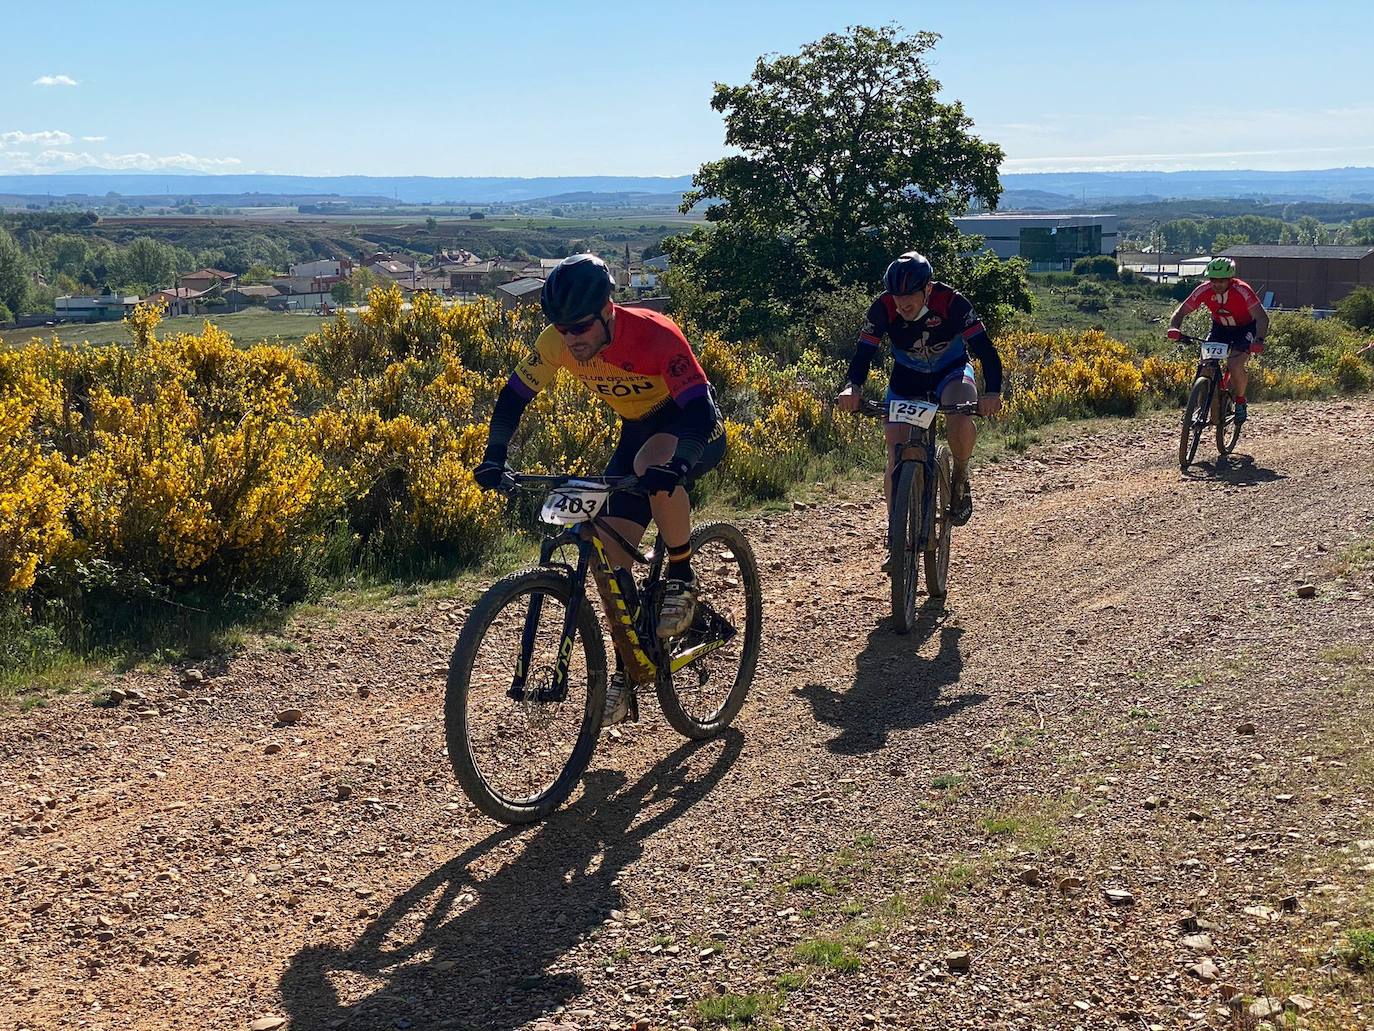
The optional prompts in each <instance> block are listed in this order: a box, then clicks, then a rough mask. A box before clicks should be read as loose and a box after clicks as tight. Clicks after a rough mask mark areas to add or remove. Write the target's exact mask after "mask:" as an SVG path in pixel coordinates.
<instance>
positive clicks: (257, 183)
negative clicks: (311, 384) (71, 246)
mask: <svg viewBox="0 0 1374 1031" xmlns="http://www.w3.org/2000/svg"><path fill="white" fill-rule="evenodd" d="M691 184H692V177H691V176H689V175H680V176H664V177H654V176H617V175H594V176H550V177H544V178H537V179H515V178H505V177H488V178H461V177H457V178H433V177H429V176H396V177H393V176H366V175H344V176H297V175H168V174H156V175H153V174H149V175H125V174H117V173H106V172H99V171H87V172H78V173H65V174H61V175H0V194H3V193H9V194H22V195H24V196H29V197H33V196H46V195H48V194H51V195H53V196H54V197H61V196H67V195H69V194H84V195H86V196H94V197H104V196H105V195H106V194H108V193H117V194H120V195H121V196H157V195H163V196H166V195H173V196H188V197H189V196H194V197H207V196H214V195H219V194H268V195H272V196H276V197H281V196H318V195H320V194H330V195H341V196H344V197H371V198H382V199H385V200H389V201H402V202H405V203H408V204H426V203H429V204H443V203H446V202H453V203H457V204H499V203H512V202H518V201H529V200H537V199H540V198H544V197H552V196H558V195H563V194H570V193H612V194H621V193H647V194H665V193H681V192H682V191H683V190H686V189H688V188H689V187H690V186H691Z"/></svg>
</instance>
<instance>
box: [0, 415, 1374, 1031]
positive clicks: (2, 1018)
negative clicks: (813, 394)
mask: <svg viewBox="0 0 1374 1031" xmlns="http://www.w3.org/2000/svg"><path fill="white" fill-rule="evenodd" d="M1254 410H1255V416H1256V417H1255V418H1254V419H1253V420H1252V424H1251V428H1250V430H1248V431H1247V435H1246V438H1245V439H1244V440H1243V441H1242V444H1241V447H1240V449H1239V451H1240V452H1241V454H1240V456H1238V461H1237V462H1235V463H1234V464H1232V465H1231V466H1229V467H1227V468H1225V469H1222V470H1215V469H1212V468H1209V467H1203V468H1199V469H1197V470H1195V471H1194V474H1193V475H1189V476H1182V475H1180V473H1179V471H1178V468H1177V466H1176V464H1175V463H1174V460H1173V457H1172V456H1173V452H1174V445H1175V441H1174V436H1173V432H1174V431H1173V421H1172V420H1173V417H1172V416H1168V417H1165V416H1159V417H1156V418H1153V419H1151V420H1145V421H1140V422H1132V423H1117V424H1112V425H1109V426H1107V427H1106V428H1104V429H1101V430H1100V431H1098V432H1097V433H1096V434H1095V435H1087V433H1086V431H1083V432H1081V433H1078V434H1077V435H1076V436H1074V437H1070V438H1065V439H1064V440H1061V441H1059V442H1055V443H1049V444H1044V445H1040V446H1037V447H1035V448H1032V449H1031V450H1030V451H1029V452H1027V453H1026V454H1025V455H1023V456H1019V457H1012V458H1009V459H1005V460H1003V461H1002V462H999V463H997V464H992V465H988V466H986V467H984V468H982V469H981V470H980V471H979V475H978V476H977V479H976V481H975V490H976V499H977V504H978V510H977V513H976V515H975V517H974V519H973V521H972V522H971V523H970V524H969V526H968V527H967V528H965V529H964V530H961V531H956V534H955V541H954V556H953V559H952V563H951V573H950V581H951V593H950V609H949V611H948V612H947V613H945V614H944V615H943V616H938V617H937V616H936V615H934V614H931V613H927V614H926V616H925V617H924V618H923V620H922V623H921V625H920V627H919V628H918V631H917V633H916V634H914V635H913V636H912V637H909V638H900V637H897V636H895V635H894V634H893V633H892V632H891V631H890V630H889V629H888V628H887V626H886V619H885V610H886V604H887V601H886V599H887V586H886V581H885V580H884V579H882V578H881V577H880V576H879V574H878V572H877V568H878V565H879V563H880V561H881V554H880V549H879V544H880V539H881V532H880V528H881V501H880V498H879V495H878V493H877V484H876V483H875V484H872V485H871V486H868V485H866V486H864V487H862V488H859V487H855V488H853V489H851V490H849V491H848V493H845V492H841V493H840V494H839V495H837V496H836V497H834V498H832V499H830V500H827V501H825V502H823V503H821V504H818V505H816V506H814V507H810V508H807V509H805V510H798V511H793V512H789V513H786V514H780V515H776V516H769V517H760V518H757V519H753V520H750V521H749V522H748V523H747V527H746V528H747V531H748V533H749V534H750V536H751V539H752V540H754V541H755V544H756V549H757V551H758V552H759V554H760V558H761V560H762V562H763V566H764V570H765V591H766V595H767V606H766V619H767V625H766V627H767V628H766V643H765V646H764V655H763V659H762V662H761V666H760V671H759V676H758V678H757V681H756V686H755V690H754V694H753V695H752V697H751V699H750V701H749V703H748V705H747V706H746V708H745V710H744V712H743V714H742V715H741V718H740V719H739V721H738V722H737V724H736V729H733V730H732V731H731V732H730V733H729V734H727V735H726V736H725V737H724V738H722V739H720V740H718V741H715V742H709V743H706V744H704V745H701V746H693V745H689V744H684V743H683V742H682V740H681V739H680V738H677V737H676V736H675V735H674V734H673V732H672V731H671V730H670V729H669V728H668V727H667V726H666V725H665V724H664V723H663V722H662V720H661V719H660V718H659V717H658V716H657V713H656V712H654V711H649V712H648V713H647V714H646V718H645V720H644V721H643V722H641V723H640V724H639V725H637V726H633V727H629V728H626V729H625V730H624V731H623V732H621V733H619V734H618V735H617V736H615V737H609V736H608V737H606V738H604V739H603V747H602V748H601V749H600V750H599V751H598V754H597V756H596V758H595V759H594V761H593V767H592V770H591V772H590V773H589V775H588V777H587V779H586V784H585V788H584V789H583V790H582V791H580V792H579V793H578V794H576V795H575V796H574V798H573V799H572V800H571V802H570V803H569V804H568V805H567V806H566V807H565V808H564V809H563V810H562V811H561V812H560V813H559V814H557V816H556V817H555V818H554V819H552V820H550V821H549V822H547V823H546V824H544V825H542V826H540V827H537V828H532V829H527V830H524V831H519V832H517V831H512V830H507V829H503V828H500V827H498V826H496V825H495V824H492V823H491V822H489V821H487V820H486V819H485V818H482V817H480V816H479V815H477V814H476V812H475V810H474V809H473V808H472V807H471V806H470V805H469V804H468V803H467V801H466V799H465V798H464V797H463V796H462V794H461V792H460V791H459V790H458V789H457V786H456V784H455V782H454V780H453V776H452V773H451V771H450V769H449V766H448V761H447V759H446V757H445V756H444V754H443V735H442V725H441V721H440V715H439V714H440V708H441V702H442V689H443V679H444V669H445V665H446V661H447V656H448V652H449V650H450V648H451V647H452V642H453V638H454V635H455V631H456V627H457V625H458V624H459V623H460V622H461V618H462V611H461V609H460V608H459V607H457V606H456V605H454V604H452V603H427V604H425V605H423V606H419V607H416V608H396V609H394V610H390V611H387V612H382V613H377V612H369V613H339V614H337V618H334V619H328V618H322V619H318V620H315V621H313V622H311V623H304V622H302V623H298V624H297V625H295V626H293V627H292V629H291V631H290V635H289V637H287V638H268V639H265V640H263V641H260V642H256V643H255V644H253V645H252V646H251V647H250V648H249V649H248V650H246V651H245V652H244V653H242V654H239V655H237V656H235V657H233V658H232V660H229V661H226V662H224V663H223V664H222V665H219V666H207V667H201V670H200V672H202V673H203V680H196V679H195V678H194V677H193V678H192V679H191V680H190V681H183V678H182V671H171V672H162V673H160V674H157V675H132V674H131V675H127V676H123V677H119V678H113V679H112V680H111V684H110V686H112V687H117V688H119V689H121V690H123V691H134V692H139V693H141V695H142V696H143V697H142V700H140V699H139V698H138V697H137V696H135V697H132V698H130V699H129V700H127V701H125V702H123V703H122V704H119V705H116V706H112V707H98V706H93V705H92V704H91V701H90V699H88V698H71V697H68V698H64V699H59V700H56V701H54V702H53V703H52V704H51V705H50V706H49V707H47V708H44V709H40V710H37V711H35V712H33V713H31V714H29V715H26V716H22V717H20V716H16V717H14V718H12V719H9V720H8V721H7V722H6V723H5V724H4V727H3V731H2V732H0V733H2V734H3V741H2V743H0V800H3V805H4V811H5V812H6V813H7V814H9V815H8V818H7V819H6V820H5V821H4V826H3V827H0V897H3V900H4V907H3V911H0V932H2V933H3V947H2V948H0V1027H4V1028H13V1027H21V1028H29V1029H35V1031H36V1029H38V1028H45V1029H46V1028H57V1027H90V1028H108V1029H129V1028H150V1029H151V1028H229V1029H239V1028H245V1029H246V1028H249V1027H256V1028H269V1027H276V1026H283V1027H289V1028H292V1029H326V1028H367V1029H372V1028H483V1029H513V1028H523V1027H540V1028H553V1027H559V1028H574V1027H576V1028H584V1029H599V1028H612V1027H614V1028H624V1027H634V1026H635V1025H636V1021H645V1023H641V1024H640V1026H641V1027H651V1028H655V1029H658V1028H676V1027H683V1026H692V1027H698V1026H703V1024H705V1023H709V1022H710V1021H711V1020H713V1019H714V1020H717V1021H718V1025H715V1026H729V1025H728V1020H729V1019H734V1020H735V1021H736V1022H737V1024H738V1026H750V1024H749V1021H753V1024H752V1026H761V1027H768V1026H772V1027H782V1028H788V1029H791V1028H851V1027H855V1028H857V1027H861V1026H878V1027H940V1028H956V1027H957V1028H965V1027H967V1028H993V1027H1026V1028H1030V1027H1036V1028H1040V1027H1058V1026H1063V1027H1132V1028H1137V1029H1142V1028H1152V1027H1159V1028H1175V1027H1204V1026H1214V1027H1222V1026H1226V1027H1232V1026H1249V1027H1253V1026H1255V1022H1256V1020H1258V1019H1260V1017H1261V1016H1262V1014H1263V1012H1264V1009H1263V1007H1264V1006H1265V1005H1272V1006H1277V1007H1281V1006H1282V1005H1283V1004H1284V1003H1285V1002H1288V1004H1289V1008H1290V1010H1292V1011H1293V1012H1294V1013H1295V1014H1298V1013H1305V1011H1304V1005H1305V1004H1306V1003H1307V1002H1312V1003H1313V1004H1314V1008H1313V1009H1312V1011H1311V1012H1310V1013H1306V1014H1305V1015H1304V1016H1303V1019H1304V1020H1310V1021H1317V1022H1320V1021H1322V1020H1325V1021H1326V1022H1327V1023H1325V1024H1321V1023H1315V1024H1314V1025H1313V1026H1330V1027H1339V1026H1365V1025H1367V1024H1368V1022H1369V1021H1371V1020H1374V1010H1371V1009H1369V1008H1367V1007H1368V995H1367V994H1366V995H1361V994H1360V992H1362V991H1366V992H1367V981H1362V980H1360V975H1358V974H1356V973H1353V972H1350V971H1349V969H1348V966H1347V965H1346V964H1344V963H1343V961H1342V960H1341V959H1340V957H1339V956H1338V955H1337V950H1338V949H1339V948H1341V947H1342V946H1343V944H1344V942H1345V937H1344V936H1345V932H1346V930H1347V926H1348V924H1349V921H1351V920H1356V921H1358V920H1359V919H1360V918H1361V911H1360V910H1359V909H1358V907H1359V906H1360V905H1361V904H1363V905H1365V906H1366V909H1365V910H1364V914H1365V918H1366V920H1367V919H1368V917H1367V914H1368V903H1367V902H1365V903H1361V901H1360V899H1361V896H1362V893H1363V892H1364V891H1365V890H1366V889H1367V887H1368V884H1369V879H1370V877H1371V871H1374V840H1368V839H1374V823H1371V820H1372V819H1374V813H1372V812H1371V799H1374V762H1372V761H1371V759H1370V755H1371V753H1370V748H1369V746H1370V743H1371V740H1374V714H1372V713H1374V705H1372V704H1371V699H1374V675H1371V668H1372V666H1371V664H1372V663H1374V645H1372V644H1371V630H1374V573H1372V572H1371V568H1370V567H1369V566H1368V565H1363V566H1362V565H1360V564H1359V563H1358V562H1351V561H1350V556H1351V551H1350V549H1351V548H1352V546H1354V545H1356V544H1357V542H1359V541H1362V540H1363V541H1369V540H1370V539H1371V536H1372V535H1374V401H1372V400H1369V399H1362V400H1359V401H1356V402H1353V403H1342V402H1334V403H1316V404H1313V403H1305V404H1301V405H1259V406H1255V409H1254ZM1207 446H1208V445H1207V444H1206V443H1205V442H1204V445H1203V449H1204V450H1203V453H1204V456H1205V455H1206V454H1207V451H1206V449H1207ZM1250 455H1252V456H1253V458H1252V459H1251V458H1249V457H1247V456H1250ZM1305 583H1310V584H1314V585H1315V586H1316V596H1315V597H1312V598H1303V597H1299V594H1298V591H1297V588H1298V587H1299V585H1301V584H1305ZM288 708H297V709H300V710H301V712H302V713H303V718H302V719H301V720H300V721H299V722H298V723H296V724H294V725H290V726H280V725H277V724H278V720H277V716H278V714H279V713H280V712H281V711H282V710H285V709H288ZM648 708H650V707H649V706H646V709H648ZM1361 849H1365V850H1366V851H1364V852H1362V851H1361ZM1185 911H1187V912H1189V913H1191V914H1193V917H1192V918H1190V917H1189V916H1188V915H1186V913H1185ZM1365 926H1369V923H1368V922H1367V923H1366V924H1365ZM1303 949H1307V950H1308V951H1307V952H1303V951H1302V950H1303ZM961 954H962V956H961ZM965 963H966V964H967V966H968V969H967V970H966V971H964V970H962V969H959V968H962V967H963V966H964V965H965ZM952 968H953V969H952ZM1361 985H1365V986H1366V987H1364V988H1361V987H1360V986H1361ZM1233 994H1234V995H1235V1002H1234V1006H1228V1004H1227V1002H1226V999H1227V997H1228V996H1231V995H1233ZM1271 995H1272V997H1273V1001H1272V1003H1268V1002H1266V1001H1265V1000H1266V999H1268V998H1269V996H1271ZM1292 997H1296V998H1292ZM703 1001H704V1003H705V1005H704V1008H701V1009H699V1008H698V1006H699V1004H701V1003H703ZM1257 1006H1258V1007H1260V1008H1259V1009H1256V1007H1257ZM1362 1006H1363V1007H1366V1008H1365V1009H1361V1007H1362ZM751 1014H752V1015H751ZM1275 1019H1276V1020H1277V1019H1279V1018H1277V1017H1275ZM276 1020H280V1021H282V1023H280V1024H277V1023H275V1022H274V1021H276ZM255 1021H257V1023H254V1022H255ZM1247 1021H1248V1023H1247Z"/></svg>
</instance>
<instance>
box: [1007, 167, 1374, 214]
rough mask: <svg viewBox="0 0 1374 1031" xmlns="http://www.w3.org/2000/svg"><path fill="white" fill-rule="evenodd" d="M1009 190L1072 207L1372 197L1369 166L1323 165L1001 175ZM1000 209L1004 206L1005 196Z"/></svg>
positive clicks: (1373, 176)
mask: <svg viewBox="0 0 1374 1031" xmlns="http://www.w3.org/2000/svg"><path fill="white" fill-rule="evenodd" d="M1002 187H1003V189H1004V190H1007V191H1008V192H1011V191H1017V192H1020V191H1023V190H1038V191H1044V192H1047V193H1057V194H1063V195H1065V196H1067V197H1069V198H1070V201H1071V203H1072V204H1073V206H1075V207H1081V206H1084V205H1086V206H1088V207H1092V206H1094V205H1097V204H1101V203H1102V202H1103V201H1107V202H1115V203H1118V204H1122V203H1148V202H1150V201H1157V200H1187V199H1191V198H1199V197H1207V198H1218V199H1221V198H1248V199H1255V200H1267V201H1274V202H1284V201H1351V200H1353V201H1370V200H1374V168H1323V169H1317V170H1313V171H1302V172H1256V171H1245V170H1239V171H1210V170H1209V171H1196V172H1035V173H1014V174H1011V175H1004V176H1002ZM1001 206H1002V207H1003V208H1005V207H1008V206H1009V205H1008V204H1007V203H1006V201H1005V200H1004V201H1003V203H1002V205H1001Z"/></svg>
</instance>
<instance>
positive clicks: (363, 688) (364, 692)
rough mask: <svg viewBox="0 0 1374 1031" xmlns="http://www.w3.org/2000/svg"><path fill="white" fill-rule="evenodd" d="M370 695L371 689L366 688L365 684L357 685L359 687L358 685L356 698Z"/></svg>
mask: <svg viewBox="0 0 1374 1031" xmlns="http://www.w3.org/2000/svg"><path fill="white" fill-rule="evenodd" d="M371 693H372V688H370V687H368V686H367V685H366V684H359V685H358V697H359V698H366V697H367V696H368V695H370V694H371Z"/></svg>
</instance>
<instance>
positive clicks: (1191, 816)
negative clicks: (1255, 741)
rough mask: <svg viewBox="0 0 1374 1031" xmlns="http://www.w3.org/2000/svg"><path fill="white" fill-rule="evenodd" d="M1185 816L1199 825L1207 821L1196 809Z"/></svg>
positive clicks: (1190, 810)
mask: <svg viewBox="0 0 1374 1031" xmlns="http://www.w3.org/2000/svg"><path fill="white" fill-rule="evenodd" d="M1252 733H1253V732H1252ZM1186 816H1187V818H1188V819H1189V820H1191V821H1192V822H1193V823H1201V822H1202V821H1203V820H1205V819H1207V817H1205V816H1203V815H1202V814H1201V813H1200V812H1198V811H1197V810H1196V809H1189V810H1188V812H1187V814H1186Z"/></svg>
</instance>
